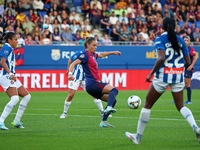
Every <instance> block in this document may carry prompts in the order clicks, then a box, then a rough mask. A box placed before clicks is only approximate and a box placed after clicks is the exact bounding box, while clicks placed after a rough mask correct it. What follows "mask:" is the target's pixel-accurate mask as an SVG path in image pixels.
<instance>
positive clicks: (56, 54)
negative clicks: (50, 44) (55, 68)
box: [51, 49, 61, 61]
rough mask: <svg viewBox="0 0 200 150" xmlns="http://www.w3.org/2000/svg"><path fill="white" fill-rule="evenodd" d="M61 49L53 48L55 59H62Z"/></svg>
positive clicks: (52, 54)
mask: <svg viewBox="0 0 200 150" xmlns="http://www.w3.org/2000/svg"><path fill="white" fill-rule="evenodd" d="M60 56H61V54H60V50H59V49H52V50H51V58H52V59H53V60H55V61H57V60H59V59H60Z"/></svg>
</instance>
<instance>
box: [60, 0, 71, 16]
mask: <svg viewBox="0 0 200 150" xmlns="http://www.w3.org/2000/svg"><path fill="white" fill-rule="evenodd" d="M60 10H61V12H62V11H63V10H65V12H66V13H67V15H68V16H69V15H70V9H69V7H67V6H66V3H65V1H63V2H62V3H61V8H60Z"/></svg>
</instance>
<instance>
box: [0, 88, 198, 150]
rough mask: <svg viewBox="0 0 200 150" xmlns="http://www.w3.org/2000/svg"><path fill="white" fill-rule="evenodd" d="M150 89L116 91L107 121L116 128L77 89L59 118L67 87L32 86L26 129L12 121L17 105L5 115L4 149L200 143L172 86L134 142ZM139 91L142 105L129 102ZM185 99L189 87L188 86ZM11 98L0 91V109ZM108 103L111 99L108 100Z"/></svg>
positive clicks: (113, 149)
mask: <svg viewBox="0 0 200 150" xmlns="http://www.w3.org/2000/svg"><path fill="white" fill-rule="evenodd" d="M146 93H147V91H120V92H119V94H118V96H117V100H118V102H117V105H116V107H115V108H116V109H117V112H116V113H115V114H113V117H112V118H109V119H108V122H109V123H110V124H112V125H114V126H115V128H101V127H99V123H100V121H101V117H100V113H99V110H98V108H97V106H96V105H95V104H94V101H93V99H92V97H91V96H89V95H88V94H87V93H86V92H84V91H78V92H77V93H76V94H75V97H74V99H73V101H72V105H71V106H70V108H69V110H68V116H67V118H65V119H60V118H59V117H60V115H61V114H62V112H63V105H64V100H65V98H66V96H67V94H68V92H31V95H32V99H31V101H30V103H29V104H28V106H27V109H26V111H25V114H24V116H23V117H22V122H23V126H24V127H25V129H17V128H13V127H12V126H11V124H10V123H11V122H12V121H13V119H14V117H15V113H16V111H17V108H18V105H17V106H15V108H14V109H13V111H12V113H11V114H10V115H9V116H8V118H7V119H6V120H5V125H6V126H7V127H8V128H9V130H8V131H3V130H0V149H1V150H11V149H21V150H35V149H37V150H40V149H42V150H46V149H48V150H54V149H56V150H60V149H61V150H62V149H68V150H79V149H81V150H102V149H109V150H127V149H137V150H140V149H141V150H147V149H148V150H149V149H153V150H161V149H166V150H168V149H180V150H182V149H188V150H191V149H193V150H195V149H200V144H199V143H198V141H197V138H196V136H195V134H194V133H193V131H192V128H191V127H190V126H189V124H188V122H187V121H186V120H185V119H184V118H183V117H182V115H181V114H180V113H179V112H178V111H177V110H176V108H175V105H174V104H172V103H171V102H172V100H173V98H172V96H171V93H170V91H166V93H164V94H163V95H162V96H161V98H160V99H159V100H158V101H157V103H156V104H155V105H154V107H153V109H152V112H151V116H150V120H149V122H148V124H147V126H146V129H145V131H144V134H143V138H142V142H141V144H140V145H134V144H133V143H132V142H131V141H130V140H128V139H127V138H126V137H125V131H129V132H135V131H136V128H137V122H138V117H139V114H140V110H141V108H142V107H143V104H144V101H145V96H146ZM131 95H138V96H139V97H140V98H141V99H142V105H141V107H140V108H139V109H137V110H132V109H130V108H128V106H127V99H128V97H129V96H131ZM184 97H185V99H186V91H184ZM8 101H9V98H8V96H7V95H6V93H0V112H1V113H2V111H3V108H4V106H5V105H6V103H7V102H8ZM103 104H104V106H106V103H104V102H103ZM187 107H188V108H190V109H191V111H192V112H193V115H194V117H195V119H196V121H197V124H198V125H199V126H200V115H199V114H200V110H199V107H200V92H199V90H192V104H191V105H187Z"/></svg>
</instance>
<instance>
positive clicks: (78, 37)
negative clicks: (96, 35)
mask: <svg viewBox="0 0 200 150" xmlns="http://www.w3.org/2000/svg"><path fill="white" fill-rule="evenodd" d="M85 36H86V35H85ZM86 37H87V36H86ZM80 40H81V35H80V31H79V30H77V31H76V35H75V36H74V37H73V41H76V42H78V41H80Z"/></svg>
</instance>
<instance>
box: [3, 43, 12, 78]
mask: <svg viewBox="0 0 200 150" xmlns="http://www.w3.org/2000/svg"><path fill="white" fill-rule="evenodd" d="M2 57H3V58H5V59H6V64H7V66H8V69H9V70H10V71H11V73H14V74H15V54H14V52H13V48H12V47H11V46H10V45H9V44H8V43H6V44H5V45H4V46H3V47H2V48H1V51H0V58H2ZM3 75H8V73H7V72H6V71H5V70H4V68H2V70H1V71H0V76H3Z"/></svg>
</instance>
